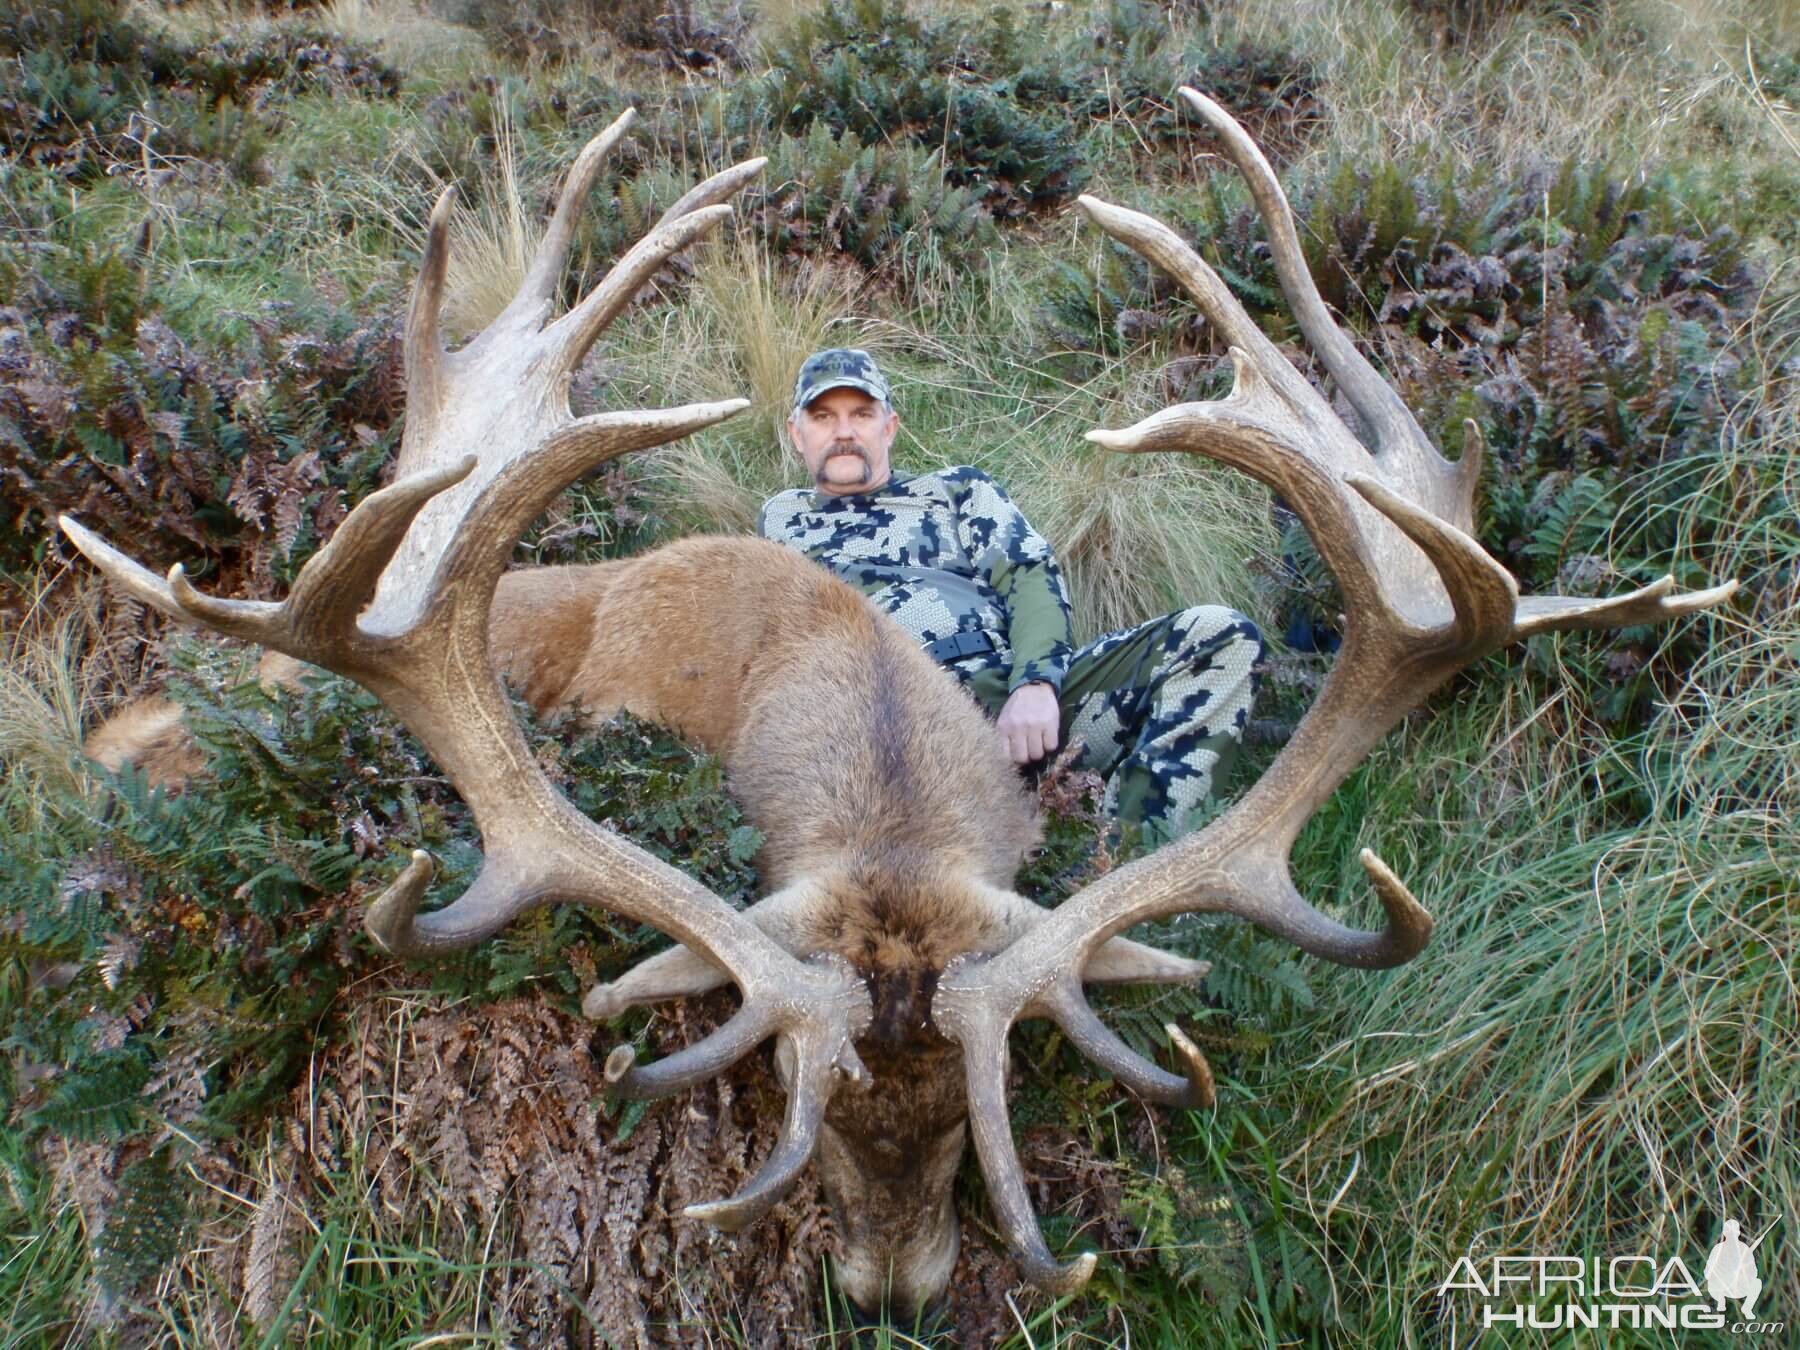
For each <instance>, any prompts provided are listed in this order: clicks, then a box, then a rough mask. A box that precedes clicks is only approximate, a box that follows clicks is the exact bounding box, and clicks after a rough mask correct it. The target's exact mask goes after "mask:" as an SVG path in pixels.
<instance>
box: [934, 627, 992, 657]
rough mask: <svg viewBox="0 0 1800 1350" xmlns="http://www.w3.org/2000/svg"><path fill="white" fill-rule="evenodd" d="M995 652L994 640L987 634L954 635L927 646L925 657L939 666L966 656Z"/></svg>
mask: <svg viewBox="0 0 1800 1350" xmlns="http://www.w3.org/2000/svg"><path fill="white" fill-rule="evenodd" d="M993 650H994V639H993V638H991V637H989V636H988V635H987V634H986V633H979V632H977V633H952V634H951V635H950V636H949V637H947V638H939V639H938V640H937V641H936V642H927V643H926V644H925V655H927V656H929V657H930V658H931V659H932V660H933V661H936V662H937V663H938V664H939V665H947V664H949V663H950V662H952V661H960V660H962V659H963V657H965V656H979V655H980V654H981V653H983V652H991V651H993Z"/></svg>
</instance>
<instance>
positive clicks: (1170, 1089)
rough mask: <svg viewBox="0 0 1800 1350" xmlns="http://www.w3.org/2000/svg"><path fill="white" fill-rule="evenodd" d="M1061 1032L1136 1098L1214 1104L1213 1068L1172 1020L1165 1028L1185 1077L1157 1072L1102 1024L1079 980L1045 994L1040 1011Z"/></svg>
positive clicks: (1065, 982) (1165, 1102) (1063, 983)
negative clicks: (1180, 1059) (1180, 1061)
mask: <svg viewBox="0 0 1800 1350" xmlns="http://www.w3.org/2000/svg"><path fill="white" fill-rule="evenodd" d="M1043 1011H1044V1012H1046V1013H1047V1014H1048V1015H1049V1016H1050V1017H1051V1018H1052V1019H1053V1020H1054V1021H1055V1022H1056V1024H1057V1025H1058V1026H1059V1027H1061V1028H1062V1029H1063V1033H1064V1034H1065V1035H1067V1036H1068V1038H1069V1041H1070V1043H1071V1044H1072V1045H1074V1047H1075V1048H1076V1049H1077V1050H1079V1051H1081V1053H1082V1054H1084V1055H1086V1056H1087V1057H1088V1058H1089V1059H1090V1060H1092V1061H1093V1062H1094V1063H1095V1064H1098V1065H1099V1066H1100V1067H1101V1068H1102V1069H1105V1070H1106V1071H1107V1072H1108V1073H1110V1074H1111V1075H1112V1076H1113V1077H1114V1078H1116V1079H1117V1080H1118V1081H1119V1082H1121V1083H1123V1084H1124V1085H1125V1086H1126V1087H1128V1088H1130V1089H1131V1090H1132V1091H1133V1092H1135V1093H1137V1094H1138V1096H1140V1097H1143V1098H1145V1099H1147V1100H1149V1101H1153V1102H1161V1103H1162V1104H1163V1105H1164V1106H1182V1107H1204V1106H1211V1105H1212V1104H1213V1074H1212V1066H1211V1065H1210V1064H1208V1063H1207V1062H1206V1056H1205V1055H1203V1054H1201V1053H1200V1049H1199V1047H1198V1046H1196V1045H1195V1044H1194V1043H1193V1042H1192V1041H1190V1040H1189V1039H1188V1038H1187V1037H1186V1036H1185V1035H1184V1034H1183V1033H1182V1031H1181V1029H1180V1028H1179V1027H1177V1026H1176V1025H1175V1024H1174V1023H1173V1022H1170V1023H1167V1024H1165V1026H1164V1027H1163V1030H1164V1031H1165V1032H1167V1033H1168V1037H1169V1040H1170V1042H1171V1043H1172V1044H1173V1045H1174V1047H1175V1052H1176V1053H1177V1054H1178V1055H1180V1056H1181V1058H1182V1062H1183V1064H1184V1065H1185V1066H1186V1068H1187V1073H1186V1074H1185V1075H1177V1074H1172V1073H1169V1072H1167V1071H1165V1070H1163V1069H1159V1068H1157V1067H1156V1065H1154V1064H1152V1063H1151V1062H1150V1061H1149V1060H1147V1059H1145V1058H1144V1057H1143V1056H1142V1055H1140V1054H1138V1052H1137V1051H1135V1050H1133V1049H1132V1048H1131V1047H1130V1046H1129V1045H1126V1044H1125V1042H1124V1041H1123V1040H1121V1039H1120V1038H1119V1035H1118V1033H1117V1032H1115V1031H1114V1030H1113V1029H1112V1028H1111V1027H1109V1026H1107V1025H1106V1023H1104V1022H1102V1021H1101V1020H1100V1017H1099V1014H1098V1013H1096V1012H1095V1011H1094V1010H1093V1008H1092V1007H1091V1006H1089V1004H1088V1001H1087V996H1086V995H1085V994H1083V993H1082V991H1081V984H1080V982H1079V981H1069V980H1059V981H1058V982H1057V983H1056V984H1055V985H1054V986H1052V988H1051V989H1049V990H1047V991H1046V999H1045V1004H1044V1007H1043Z"/></svg>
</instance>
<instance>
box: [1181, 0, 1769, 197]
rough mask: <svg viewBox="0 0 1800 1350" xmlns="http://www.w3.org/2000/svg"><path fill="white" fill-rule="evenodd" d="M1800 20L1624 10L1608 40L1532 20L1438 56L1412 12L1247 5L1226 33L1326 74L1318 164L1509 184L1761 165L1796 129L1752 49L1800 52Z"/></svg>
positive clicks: (1715, 10) (1322, 2) (1655, 8)
mask: <svg viewBox="0 0 1800 1350" xmlns="http://www.w3.org/2000/svg"><path fill="white" fill-rule="evenodd" d="M1547 8H1548V7H1546V10H1547ZM1793 16H1794V11H1793V8H1792V7H1791V6H1787V5H1783V4H1781V3H1780V2H1779V0H1680V2H1679V3H1665V2H1663V0H1617V3H1614V4H1610V5H1607V6H1604V7H1603V8H1602V9H1601V11H1600V16H1599V22H1598V24H1597V25H1596V24H1594V23H1593V21H1592V19H1586V20H1584V19H1581V18H1576V19H1574V20H1570V19H1568V18H1565V17H1563V16H1559V15H1557V14H1553V13H1549V12H1521V13H1515V14H1512V15H1510V16H1506V17H1504V18H1502V19H1500V20H1499V21H1498V22H1497V24H1496V26H1495V27H1494V29H1493V30H1492V31H1491V32H1490V33H1489V34H1488V35H1487V37H1486V38H1485V39H1484V40H1483V41H1482V42H1481V43H1480V44H1478V45H1474V46H1470V47H1463V46H1459V45H1456V44H1450V45H1448V46H1446V47H1443V48H1437V47H1434V45H1433V43H1432V40H1431V32H1430V25H1429V24H1428V23H1426V22H1424V21H1423V19H1422V17H1421V16H1420V15H1418V14H1417V13H1416V12H1413V11H1411V10H1409V8H1408V7H1407V6H1405V5H1403V4H1359V5H1340V4H1334V3H1330V0H1298V2H1297V3H1295V2H1291V0H1247V2H1246V3H1244V4H1241V5H1236V6H1233V7H1232V8H1231V9H1230V10H1229V11H1226V12H1225V13H1223V14H1222V15H1221V16H1220V19H1221V25H1220V26H1219V27H1218V28H1215V30H1214V31H1215V35H1216V37H1215V40H1221V41H1228V40H1230V39H1231V38H1234V37H1235V38H1241V39H1244V40H1249V41H1254V42H1259V43H1275V44H1281V45H1290V46H1292V47H1294V48H1296V49H1297V50H1300V51H1302V52H1305V53H1306V54H1307V55H1309V56H1310V57H1311V58H1312V60H1313V61H1314V62H1315V63H1316V64H1317V66H1318V67H1319V69H1320V70H1321V71H1322V72H1323V73H1324V75H1325V77H1326V80H1327V81H1328V83H1329V87H1330V97H1329V99H1328V100H1327V111H1326V117H1327V121H1328V131H1327V135H1326V136H1325V137H1324V138H1322V139H1320V140H1319V141H1317V142H1315V146H1314V149H1313V151H1312V153H1313V154H1315V155H1323V154H1336V155H1340V156H1343V155H1348V156H1358V155H1361V156H1373V157H1379V158H1388V157H1392V156H1396V155H1413V156H1415V157H1416V156H1417V155H1418V154H1420V153H1425V154H1429V155H1431V156H1434V157H1438V158H1442V159H1446V160H1448V161H1449V162H1451V163H1453V164H1455V165H1456V166H1458V167H1459V168H1461V169H1463V170H1466V171H1469V172H1475V171H1483V172H1499V173H1506V172H1511V171H1513V170H1516V169H1519V168H1524V167H1530V166H1534V165H1537V164H1542V163H1545V162H1549V163H1558V162H1561V161H1562V160H1564V159H1570V158H1573V159H1577V160H1580V161H1584V162H1599V163H1612V164H1614V165H1616V166H1617V167H1619V168H1621V169H1627V168H1630V167H1632V166H1634V165H1649V164H1652V163H1657V162H1667V161H1670V160H1674V161H1677V162H1680V161H1684V160H1688V159H1690V158H1692V157H1694V156H1696V154H1697V152H1699V151H1701V150H1702V149H1703V148H1707V149H1710V150H1711V151H1713V152H1715V153H1716V154H1717V155H1718V156H1720V157H1722V158H1723V159H1725V160H1728V161H1736V160H1751V159H1755V158H1756V157H1758V156H1760V155H1762V154H1763V153H1765V152H1766V151H1767V149H1768V148H1770V146H1771V145H1772V144H1773V143H1774V142H1775V141H1776V140H1778V139H1779V137H1780V132H1779V131H1778V130H1777V128H1776V123H1785V124H1787V125H1789V126H1791V124H1792V120H1793V118H1794V115H1795V114H1794V110H1793V109H1791V108H1790V109H1786V110H1785V111H1783V112H1781V113H1780V114H1778V115H1776V116H1774V117H1773V118H1772V117H1771V115H1770V114H1769V113H1768V111H1767V110H1765V108H1764V107H1763V106H1762V105H1761V103H1760V101H1759V99H1758V98H1757V96H1756V93H1755V89H1754V85H1753V83H1752V81H1751V80H1750V78H1749V73H1750V63H1749V62H1747V61H1746V48H1747V44H1748V45H1749V47H1750V49H1751V50H1754V49H1755V48H1756V47H1761V48H1762V49H1763V50H1764V51H1766V52H1770V53H1777V52H1788V51H1791V50H1792V49H1793V45H1794V42H1795V35H1796V21H1795V19H1794V17H1793Z"/></svg>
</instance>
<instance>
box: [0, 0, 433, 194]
mask: <svg viewBox="0 0 1800 1350" xmlns="http://www.w3.org/2000/svg"><path fill="white" fill-rule="evenodd" d="M0 56H5V57H8V58H11V59H8V60H6V61H4V62H3V63H0V149H4V151H5V152H6V153H7V154H8V155H9V156H11V157H12V158H13V159H15V160H17V161H20V162H27V163H35V164H42V165H46V166H50V167H54V168H56V169H57V170H58V171H59V172H61V173H63V174H65V175H66V176H68V177H71V178H76V179H87V178H91V177H93V176H95V175H98V174H101V173H105V172H107V171H108V169H109V168H110V167H111V166H113V165H115V164H118V163H120V162H127V163H132V164H137V163H139V162H140V161H141V160H142V159H144V158H145V157H146V156H154V157H156V158H157V159H158V160H159V161H167V160H172V159H183V158H189V159H199V160H204V161H208V162H212V163H218V164H221V165H223V166H225V167H226V168H228V169H229V170H230V171H231V172H232V173H233V174H234V175H235V176H236V177H238V178H239V179H241V180H244V181H250V182H254V181H257V180H258V178H259V175H260V159H261V155H262V152H263V149H264V148H265V146H266V141H267V138H268V136H269V135H270V134H272V133H273V132H274V131H275V130H276V128H277V126H278V124H279V118H280V111H279V107H280V103H281V102H282V100H283V99H284V98H288V97H291V96H292V95H294V94H296V93H299V92H302V91H305V90H310V89H328V90H331V91H333V92H337V93H348V94H353V95H358V96H367V97H376V98H391V97H393V96H394V95H395V94H397V93H398V92H399V89H400V75H399V73H398V72H397V71H395V70H394V69H393V68H392V67H391V66H388V65H387V64H386V63H385V62H383V61H381V60H380V59H379V58H378V57H376V56H375V55H374V54H373V53H372V52H370V51H369V50H367V49H365V48H362V47H359V46H357V45H356V44H354V43H345V42H343V41H341V40H338V39H336V38H333V37H332V36H330V35H329V34H327V33H325V32H324V31H322V30H320V29H315V28H301V27H285V26H284V27H279V28H266V29H262V30H257V31H251V32H246V33H227V34H226V35H224V36H221V37H219V38H217V39H216V40H214V41H212V42H207V43H200V44H194V45H190V44H186V43H183V42H179V41H177V40H175V39H173V38H171V37H169V36H167V35H166V34H164V33H162V32H161V31H158V30H153V29H146V28H143V27H140V26H139V25H138V24H137V22H136V21H135V20H134V19H133V17H132V16H131V15H130V14H129V12H128V11H127V10H126V9H125V7H124V6H123V5H122V4H120V3H117V0H80V3H78V4H76V5H74V6H72V7H62V6H24V5H18V4H16V3H15V2H14V0H0Z"/></svg>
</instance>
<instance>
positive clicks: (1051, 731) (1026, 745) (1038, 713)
mask: <svg viewBox="0 0 1800 1350" xmlns="http://www.w3.org/2000/svg"><path fill="white" fill-rule="evenodd" d="M1061 716H1062V714H1061V712H1060V710H1059V709H1058V707H1057V703H1056V690H1054V689H1052V688H1051V687H1050V686H1049V685H1047V684H1022V685H1020V686H1019V687H1018V688H1017V689H1015V690H1013V691H1012V695H1011V696H1010V697H1009V698H1008V699H1007V700H1006V706H1005V707H1004V708H1002V709H1000V720H999V721H998V722H996V723H995V726H996V727H998V728H999V731H1000V743H1001V744H1002V745H1004V746H1005V747H1006V753H1007V754H1009V755H1011V756H1012V758H1013V763H1014V764H1030V763H1031V762H1032V761H1033V760H1039V759H1042V758H1043V757H1044V756H1045V755H1047V754H1049V753H1050V752H1051V751H1052V750H1054V749H1056V741H1057V724H1058V722H1059V721H1060V719H1061Z"/></svg>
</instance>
